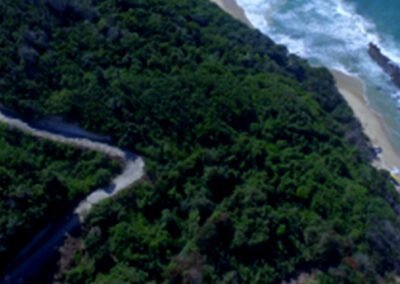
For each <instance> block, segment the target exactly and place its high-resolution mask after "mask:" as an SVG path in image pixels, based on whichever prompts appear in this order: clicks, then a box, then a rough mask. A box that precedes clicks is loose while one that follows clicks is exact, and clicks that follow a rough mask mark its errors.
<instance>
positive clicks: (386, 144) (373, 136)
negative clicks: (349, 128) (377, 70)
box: [331, 70, 400, 179]
mask: <svg viewBox="0 0 400 284" xmlns="http://www.w3.org/2000/svg"><path fill="white" fill-rule="evenodd" d="M331 73H332V75H333V77H334V78H335V81H336V86H337V88H338V90H339V92H340V93H341V94H342V95H343V97H344V99H345V100H346V102H347V103H348V104H349V106H350V107H351V109H352V110H353V112H354V115H355V116H356V117H357V119H358V120H359V121H360V122H361V125H362V127H363V131H364V133H365V134H366V135H367V136H368V137H369V139H370V140H371V142H372V144H373V145H374V146H375V147H379V148H382V150H383V152H382V153H381V154H380V155H379V156H378V158H379V160H376V161H375V162H374V165H375V166H376V167H378V168H383V169H387V170H388V171H391V170H392V169H393V168H394V167H397V168H400V155H399V153H398V152H397V151H396V149H395V148H394V146H393V145H392V142H391V141H390V138H389V135H388V133H387V131H386V126H385V123H384V121H383V119H382V117H381V116H380V115H379V114H378V113H376V112H375V111H373V110H372V109H371V108H370V107H369V106H368V103H367V101H366V100H365V97H364V92H365V90H364V85H363V82H362V81H361V80H360V79H359V78H357V77H353V76H350V75H347V74H344V73H342V72H339V71H336V70H331ZM396 176H397V177H398V178H399V179H400V175H399V174H397V175H396Z"/></svg>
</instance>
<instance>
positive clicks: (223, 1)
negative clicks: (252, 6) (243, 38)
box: [210, 0, 254, 29]
mask: <svg viewBox="0 0 400 284" xmlns="http://www.w3.org/2000/svg"><path fill="white" fill-rule="evenodd" d="M210 1H211V2H213V3H215V4H217V5H218V6H219V7H220V8H221V9H222V10H224V11H225V12H226V13H228V14H229V15H231V16H232V17H234V18H235V19H237V20H239V21H240V22H242V23H243V24H245V25H246V26H248V27H249V28H251V29H254V26H253V25H252V24H251V23H250V21H249V19H248V18H247V16H246V14H245V13H244V11H243V9H242V7H240V6H239V5H238V4H237V2H236V0H210Z"/></svg>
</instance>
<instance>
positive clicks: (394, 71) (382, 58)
mask: <svg viewBox="0 0 400 284" xmlns="http://www.w3.org/2000/svg"><path fill="white" fill-rule="evenodd" d="M368 53H369V56H370V57H371V58H372V60H374V61H375V62H376V64H378V65H379V66H380V67H381V68H382V69H383V70H384V71H385V72H386V73H387V74H388V75H389V76H390V78H391V79H392V81H393V83H394V84H395V85H396V86H397V87H399V88H400V66H399V65H397V64H396V63H394V62H393V61H392V60H391V59H390V58H389V57H387V56H386V55H385V54H383V53H382V51H381V49H380V48H379V47H378V46H377V45H376V44H374V43H370V44H369V47H368Z"/></svg>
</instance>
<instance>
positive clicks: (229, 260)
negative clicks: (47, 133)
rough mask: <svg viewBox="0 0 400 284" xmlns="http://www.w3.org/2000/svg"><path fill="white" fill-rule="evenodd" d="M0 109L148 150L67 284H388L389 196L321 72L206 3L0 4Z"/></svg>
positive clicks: (395, 223)
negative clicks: (54, 119)
mask: <svg viewBox="0 0 400 284" xmlns="http://www.w3.org/2000/svg"><path fill="white" fill-rule="evenodd" d="M0 11H1V13H0V17H1V21H2V24H1V25H0V30H1V32H0V43H1V44H0V72H1V74H3V76H2V78H1V79H0V101H1V103H2V104H4V105H6V106H7V107H10V108H13V109H18V111H19V112H21V113H23V114H24V115H26V116H30V117H38V116H43V115H47V114H58V115H63V116H64V117H65V118H67V119H69V120H75V121H78V122H79V123H81V125H82V126H84V127H86V128H87V129H90V130H94V131H97V132H99V133H105V134H108V135H111V136H112V137H113V139H114V142H115V143H117V144H118V145H120V146H123V147H127V148H129V149H130V150H132V151H135V152H137V153H139V154H140V155H142V156H143V157H145V160H146V166H147V167H146V171H147V176H148V179H146V180H145V181H142V182H141V183H140V184H139V185H137V186H135V187H134V188H132V190H128V191H126V192H124V193H122V194H120V195H119V196H118V197H117V198H116V200H117V201H118V202H114V200H113V201H106V202H104V203H103V204H101V205H99V206H97V207H96V208H95V209H94V210H93V211H92V213H91V215H90V216H89V218H88V220H87V222H86V224H85V226H84V231H83V235H82V240H81V242H82V245H81V246H80V249H79V250H77V252H76V256H75V258H74V260H73V262H71V263H70V264H69V268H68V269H67V271H65V272H64V273H63V276H62V278H61V279H62V281H64V282H65V283H146V282H151V283H163V282H165V283H182V282H183V283H202V282H203V283H280V282H281V281H283V280H289V279H294V278H297V277H298V275H299V274H300V273H302V272H310V273H313V276H312V277H313V278H314V279H315V280H316V281H319V282H321V283H376V282H378V281H386V282H389V281H390V280H391V279H393V277H394V276H393V275H395V274H398V273H400V238H399V236H400V222H399V219H398V216H397V214H398V212H399V208H398V205H397V204H399V201H400V200H399V198H398V197H397V193H396V192H395V190H394V188H393V186H392V185H391V183H390V180H389V177H388V174H387V173H385V172H379V171H377V170H376V169H374V168H373V167H371V166H370V165H369V162H370V161H371V158H372V155H371V151H370V147H369V144H368V142H367V140H366V138H365V137H364V135H363V134H362V132H361V128H360V126H359V123H358V122H357V121H356V120H355V119H354V117H353V115H352V112H351V110H350V109H349V107H348V106H347V105H346V104H345V102H344V100H343V99H342V98H341V96H340V95H339V93H338V91H337V90H336V88H335V86H334V82H333V79H332V77H331V75H330V74H329V72H328V71H327V70H325V69H322V68H318V69H317V68H311V67H309V66H308V65H307V63H305V62H304V61H303V60H301V59H299V58H297V57H296V56H293V55H289V54H288V53H287V50H286V49H285V48H284V47H282V46H278V45H275V44H274V43H273V42H272V41H271V40H270V39H268V38H267V37H265V36H263V35H262V34H260V33H259V32H258V31H255V30H249V29H248V28H247V27H245V26H243V25H242V24H240V23H238V22H236V21H234V20H232V19H231V18H230V17H229V16H227V15H225V14H224V13H223V12H222V11H220V10H219V9H218V8H217V7H216V6H215V5H213V4H211V3H209V1H207V0H168V1H166V0H91V1H89V0H88V1H73V0H70V1H68V0H66V1H61V0H30V1H28V0H18V1H15V0H4V1H1V2H0Z"/></svg>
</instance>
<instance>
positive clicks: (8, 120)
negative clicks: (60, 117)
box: [0, 109, 144, 221]
mask: <svg viewBox="0 0 400 284" xmlns="http://www.w3.org/2000/svg"><path fill="white" fill-rule="evenodd" d="M0 122H2V123H5V124H7V125H8V126H10V127H11V128H15V129H18V130H20V131H22V132H24V133H26V134H30V135H32V136H35V137H38V138H41V139H46V140H50V141H53V142H57V143H63V144H68V145H71V146H74V147H79V148H82V149H88V150H92V151H97V152H101V153H103V154H105V155H107V156H109V157H111V158H114V159H115V158H116V159H119V160H121V161H122V162H123V171H122V173H121V174H119V175H118V176H116V177H115V178H114V179H113V180H112V181H111V182H110V185H109V186H108V187H107V188H100V189H97V190H95V191H93V192H92V193H91V194H90V195H88V196H87V197H86V198H85V199H84V200H82V201H81V202H80V204H79V206H78V207H77V208H76V209H75V213H76V214H78V215H79V218H80V219H81V221H82V220H83V218H84V217H85V215H86V214H87V212H88V211H89V210H90V208H91V207H92V206H93V205H94V204H96V203H98V202H100V201H102V200H104V199H106V198H109V197H111V196H113V195H115V194H116V193H118V192H119V191H121V190H123V189H125V188H127V187H129V186H130V185H132V184H133V183H135V182H136V181H138V180H140V179H141V178H142V177H143V176H144V161H143V159H142V158H141V157H139V156H137V155H135V154H133V153H130V152H127V151H123V150H121V149H119V148H117V147H114V146H111V145H108V144H106V143H102V142H97V141H92V140H90V139H88V138H84V137H80V138H76V137H69V136H65V135H63V134H62V133H60V127H59V129H58V133H52V132H50V131H49V130H42V129H38V128H35V127H33V126H31V125H29V124H28V123H26V122H24V121H22V120H21V119H19V118H16V117H11V116H9V115H7V114H6V113H5V111H3V110H1V109H0ZM61 127H64V126H61ZM61 130H62V129H61ZM66 131H68V129H66Z"/></svg>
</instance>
